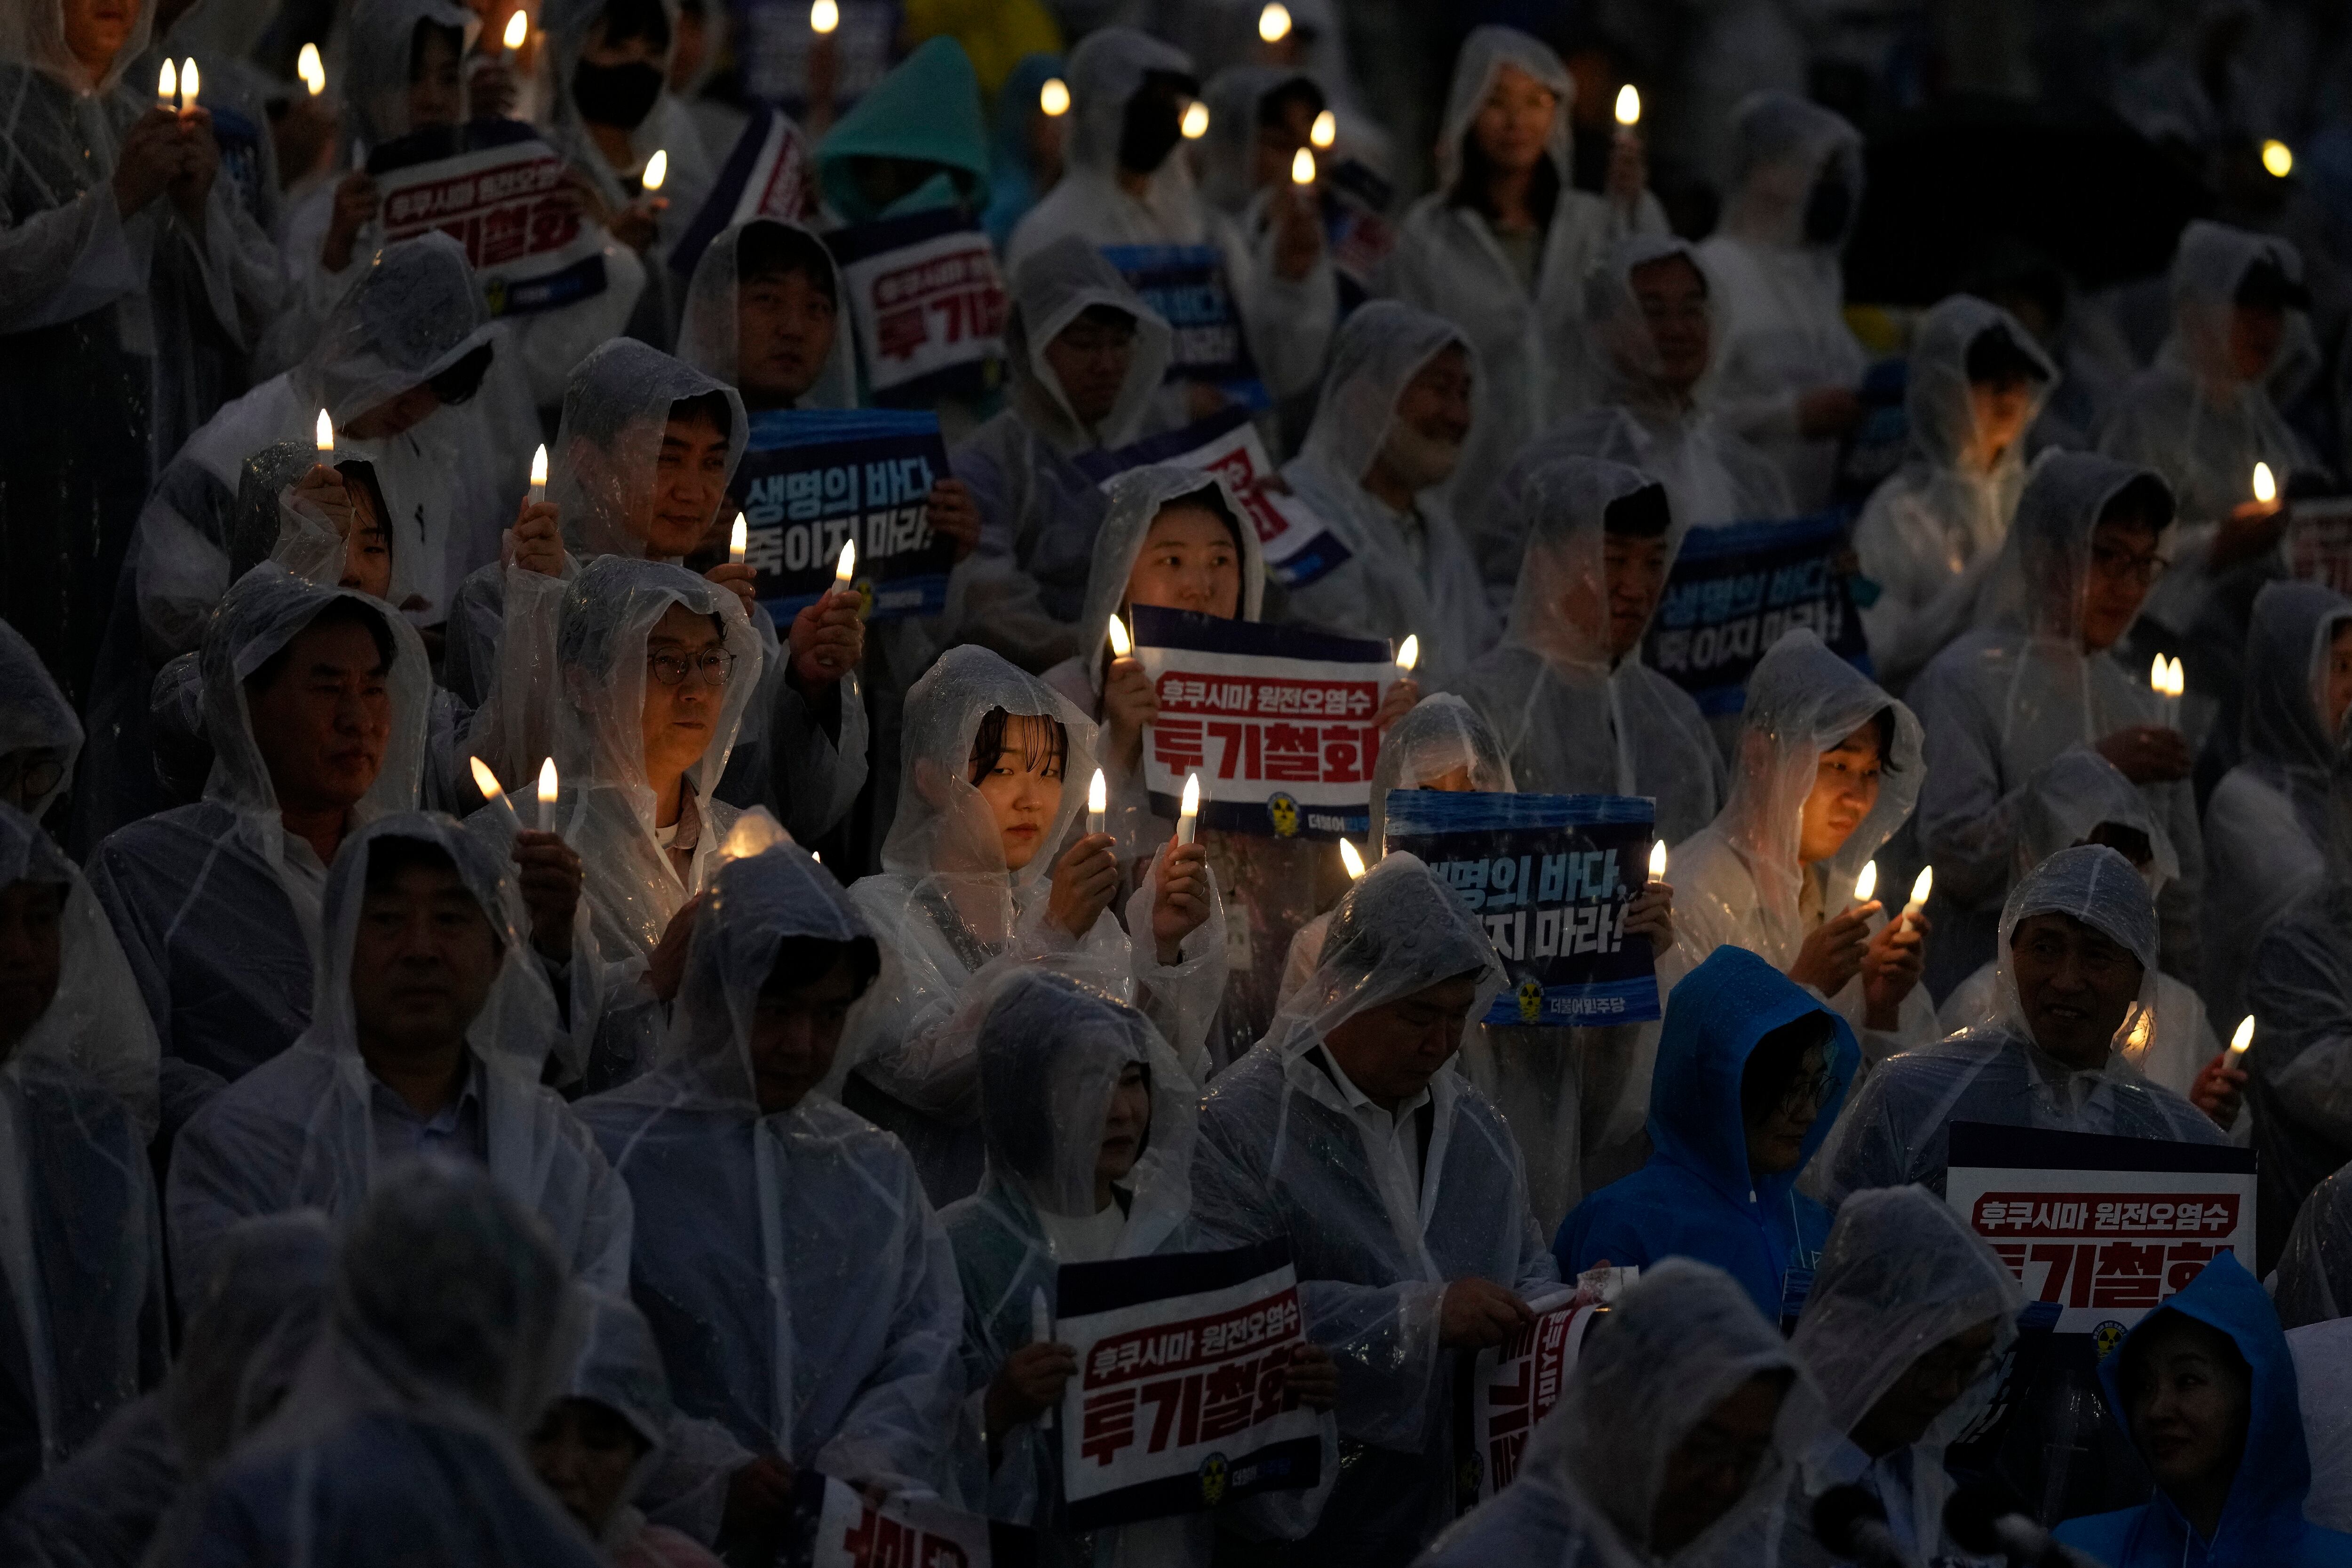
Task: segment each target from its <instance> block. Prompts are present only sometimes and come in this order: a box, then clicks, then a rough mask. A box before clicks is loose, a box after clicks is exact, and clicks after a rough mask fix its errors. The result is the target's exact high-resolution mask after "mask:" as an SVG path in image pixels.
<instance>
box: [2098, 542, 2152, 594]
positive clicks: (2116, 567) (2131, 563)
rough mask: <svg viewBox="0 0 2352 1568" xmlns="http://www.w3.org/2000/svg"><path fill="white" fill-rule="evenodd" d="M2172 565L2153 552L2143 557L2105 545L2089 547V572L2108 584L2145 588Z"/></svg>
mask: <svg viewBox="0 0 2352 1568" xmlns="http://www.w3.org/2000/svg"><path fill="white" fill-rule="evenodd" d="M2171 564H2172V563H2171V562H2169V561H2167V560H2166V559H2165V558H2164V557H2163V556H2161V555H2158V554H2157V553H2156V552H2154V551H2150V552H2147V554H2145V555H2143V554H2140V553H2138V552H2136V551H2130V550H2114V549H2110V548H2108V547H2107V546H2105V545H2100V544H2094V545H2093V546H2091V570H2092V571H2094V572H2095V573H2097V574H2099V575H2100V576H2102V577H2105V578H2106V579H2107V580H2108V581H2110V582H2116V583H2137V584H2139V585H2140V586H2141V587H2143V588H2145V587H2147V586H2148V585H2149V584H2152V583H2154V582H2155V581H2156V580H2157V579H2158V577H2161V576H2163V575H2164V569H2165V568H2166V567H2168V566H2169V565H2171Z"/></svg>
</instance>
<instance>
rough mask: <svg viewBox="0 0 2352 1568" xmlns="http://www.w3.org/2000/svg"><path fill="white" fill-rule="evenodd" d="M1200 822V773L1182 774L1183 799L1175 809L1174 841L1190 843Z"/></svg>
mask: <svg viewBox="0 0 2352 1568" xmlns="http://www.w3.org/2000/svg"><path fill="white" fill-rule="evenodd" d="M1200 824H1201V775H1200V774H1198V773H1186V774H1185V775H1184V800H1183V804H1182V805H1179V806H1178V807H1177V809H1176V842H1177V843H1179V844H1190V843H1192V835H1193V833H1194V832H1195V831H1196V830H1197V829H1198V828H1199V826H1200Z"/></svg>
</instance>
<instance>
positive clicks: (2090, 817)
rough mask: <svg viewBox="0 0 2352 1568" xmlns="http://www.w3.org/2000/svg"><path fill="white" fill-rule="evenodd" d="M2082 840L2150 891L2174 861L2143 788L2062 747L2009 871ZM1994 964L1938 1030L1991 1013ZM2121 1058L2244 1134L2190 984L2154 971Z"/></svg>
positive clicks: (2245, 1124)
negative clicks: (2109, 852) (2140, 1022)
mask: <svg viewBox="0 0 2352 1568" xmlns="http://www.w3.org/2000/svg"><path fill="white" fill-rule="evenodd" d="M2080 844H2104V845H2105V846H2106V847H2108V848H2110V849H2113V850H2114V851H2115V852H2116V854H2118V855H2121V856H2122V857H2123V858H2125V859H2126V860H2128V861H2130V862H2131V863H2132V867H2133V868H2134V869H2135V870H2137V871H2138V872H2139V874H2140V876H2141V877H2142V878H2144V879H2146V880H2147V885H2148V892H2149V894H2150V896H2154V895H2155V894H2157V893H2158V892H2159V891H2161V890H2162V889H2163V887H2164V884H2165V883H2166V882H2168V881H2169V880H2171V879H2172V878H2173V876H2174V875H2175V873H2176V872H2177V871H2178V870H2179V864H2180V862H2179V858H2177V857H2175V856H2174V854H2173V852H2172V840H2171V839H2170V838H2169V837H2167V835H2166V834H2165V831H2164V825H2163V824H2162V823H2160V822H2158V820H2157V818H2156V816H2155V814H2154V813H2153V812H2151V811H2150V810H2149V809H2148V804H2147V795H2144V794H2142V793H2141V792H2140V791H2139V790H2137V789H2135V788H2133V787H2132V782H2131V781H2130V780H2129V779H2127V778H2126V777H2124V775H2123V774H2121V773H2117V772H2116V766H2115V764H2114V763H2110V762H2108V761H2107V760H2106V758H2105V757H2103V756H2101V755H2099V754H2098V753H2097V752H2094V751H2092V750H2090V749H2089V748H2088V747H2084V746H2077V747H2075V748H2074V750H2073V751H2070V752H2061V753H2060V754H2059V756H2058V758H2057V760H2056V761H2054V762H2053V763H2051V764H2050V765H2049V766H2048V767H2046V768H2044V769H2043V770H2042V772H2041V773H2040V774H2038V775H2037V776H2036V778H2035V780H2034V783H2033V785H2032V795H2031V796H2030V797H2029V799H2028V800H2027V802H2026V806H2025V813H2024V816H2023V818H2022V820H2021V824H2020V826H2019V829H2018V841H2017V859H2018V869H2017V874H2018V876H2019V877H2021V878H2022V877H2024V876H2026V875H2028V874H2029V873H2031V872H2032V869H2033V868H2034V867H2036V866H2039V865H2040V864H2042V861H2044V860H2047V859H2048V858H2050V857H2051V856H2053V855H2054V854H2056V853H2057V852H2058V851H2059V850H2061V849H2068V848H2072V847H2074V846H2076V845H2080ZM2247 956H2248V957H2249V958H2251V957H2252V952H2248V954H2247ZM1999 969H2000V966H1999V965H1998V964H1997V963H1987V964H1986V965H1985V966H1984V967H1983V968H1981V969H1979V970H1978V971H1977V972H1976V973H1974V974H1972V975H1970V976H1969V978H1968V979H1966V980H1964V981H1962V982H1961V983H1960V984H1959V985H1958V987H1956V988H1955V989H1954V990H1953V992H1952V994H1950V995H1948V996H1947V997H1945V998H1944V1002H1943V1005H1942V1006H1940V1007H1939V1008H1937V1019H1938V1020H1939V1021H1940V1023H1941V1026H1942V1027H1943V1031H1944V1032H1945V1033H1946V1034H1953V1033H1956V1032H1958V1030H1961V1029H1965V1028H1967V1027H1968V1026H1969V1025H1971V1024H1974V1023H1975V1022H1977V1021H1978V1020H1979V1019H1980V1018H1983V1017H1985V1016H1987V1015H1989V1014H1990V1012H1991V1011H1992V1006H1993V997H1994V994H1995V983H1996V980H1997V977H1998V973H1999ZM2240 1016H2242V1015H2240ZM2123 1056H2124V1058H2125V1059H2126V1061H2128V1062H2130V1063H2131V1065H2132V1066H2133V1067H2134V1068H2137V1069H2138V1070H2139V1071H2140V1072H2141V1073H2143V1074H2145V1075H2146V1076H2147V1078H2148V1079H2151V1080H2153V1081H2155V1082H2157V1083H2160V1084H2162V1085H2163V1086H2164V1087H2165V1088H2167V1089H2170V1090H2172V1092H2173V1093H2175V1094H2177V1095H2179V1096H2181V1097H2182V1098H2183V1099H2185V1100H2189V1101H2191V1102H2192V1103H2193V1104H2195V1105H2196V1106H2197V1108H2198V1109H2199V1110H2202V1111H2204V1112H2205V1113H2206V1114H2207V1115H2208V1116H2210V1117H2211V1118H2212V1119H2213V1121H2214V1124H2215V1125H2217V1126H2219V1127H2221V1129H2222V1130H2223V1131H2229V1132H2231V1133H2232V1134H2233V1138H2232V1141H2233V1142H2238V1143H2244V1142H2246V1141H2247V1138H2248V1137H2249V1135H2250V1123H2249V1121H2248V1119H2247V1118H2246V1117H2244V1116H2243V1115H2242V1114H2241V1113H2240V1110H2239V1093H2238V1086H2239V1085H2241V1084H2242V1083H2243V1082H2244V1081H2245V1075H2244V1074H2243V1073H2242V1072H2240V1071H2238V1070H2237V1069H2236V1068H2233V1067H2231V1065H2230V1064H2229V1063H2227V1062H2225V1061H2223V1060H2222V1059H2221V1045H2220V1043H2219V1042H2218V1041H2217V1040H2216V1039H2215V1038H2214V1030H2213V1025H2212V1020H2211V1018H2210V1015H2208V1014H2207V1012H2206V1010H2205V1004H2204V1003H2203V1002H2201V1001H2200V1000H2199V999H2198V995H2197V993H2196V992H2195V991H2194V990H2192V989H2190V988H2189V985H2188V984H2185V983H2183V982H2182V981H2180V980H2178V979H2176V978H2174V977H2173V976H2171V975H2169V974H2164V973H2158V975H2157V976H2156V989H2155V993H2154V995H2153V997H2152V999H2151V1003H2150V1005H2149V1009H2148V1013H2147V1019H2146V1022H2145V1025H2144V1026H2137V1027H2135V1028H2134V1029H2133V1030H2132V1032H2131V1034H2130V1036H2129V1037H2127V1038H2126V1040H2125V1042H2124V1045H2123Z"/></svg>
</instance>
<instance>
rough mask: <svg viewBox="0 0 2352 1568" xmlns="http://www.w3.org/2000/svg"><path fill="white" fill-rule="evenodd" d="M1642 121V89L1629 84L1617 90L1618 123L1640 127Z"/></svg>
mask: <svg viewBox="0 0 2352 1568" xmlns="http://www.w3.org/2000/svg"><path fill="white" fill-rule="evenodd" d="M1641 121H1642V89H1639V88H1637V87H1635V86H1634V85H1633V83H1632V82H1630V81H1629V82H1627V83H1626V84H1625V85H1624V86H1623V87H1621V88H1619V89H1617V123H1618V124H1620V125H1638V124H1640V123H1641Z"/></svg>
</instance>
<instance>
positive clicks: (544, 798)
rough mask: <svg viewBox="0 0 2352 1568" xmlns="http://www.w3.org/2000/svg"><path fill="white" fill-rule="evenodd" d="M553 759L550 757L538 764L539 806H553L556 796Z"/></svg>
mask: <svg viewBox="0 0 2352 1568" xmlns="http://www.w3.org/2000/svg"><path fill="white" fill-rule="evenodd" d="M557 793H558V792H557V789H556V778H555V759H554V758H553V757H550V758H548V759H547V761H545V762H543V763H540V764H539V804H540V805H554V804H555V801H556V795H557Z"/></svg>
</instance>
